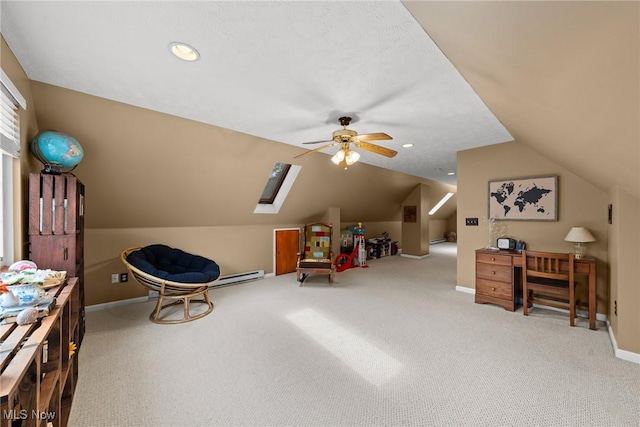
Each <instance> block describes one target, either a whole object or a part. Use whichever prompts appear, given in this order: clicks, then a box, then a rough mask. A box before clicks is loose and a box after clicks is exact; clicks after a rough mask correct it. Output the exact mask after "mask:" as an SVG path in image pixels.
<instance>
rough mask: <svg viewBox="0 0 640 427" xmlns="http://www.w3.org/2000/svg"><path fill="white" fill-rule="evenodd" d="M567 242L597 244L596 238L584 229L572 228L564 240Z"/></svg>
mask: <svg viewBox="0 0 640 427" xmlns="http://www.w3.org/2000/svg"><path fill="white" fill-rule="evenodd" d="M564 240H566V241H567V242H575V243H585V242H595V241H596V238H595V237H593V234H591V233H590V232H589V230H587V229H586V228H584V227H572V228H571V230H569V233H568V234H567V237H565V238H564Z"/></svg>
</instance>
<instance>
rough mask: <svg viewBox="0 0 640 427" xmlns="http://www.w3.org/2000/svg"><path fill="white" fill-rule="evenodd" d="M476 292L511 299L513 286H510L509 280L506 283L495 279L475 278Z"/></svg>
mask: <svg viewBox="0 0 640 427" xmlns="http://www.w3.org/2000/svg"><path fill="white" fill-rule="evenodd" d="M476 293H477V294H481V295H488V296H492V297H495V298H500V299H508V300H511V299H512V298H513V287H512V286H511V282H509V283H507V282H496V281H495V280H487V279H477V280H476Z"/></svg>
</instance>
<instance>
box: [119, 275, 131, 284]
mask: <svg viewBox="0 0 640 427" xmlns="http://www.w3.org/2000/svg"><path fill="white" fill-rule="evenodd" d="M120 281H121V282H123V283H124V282H128V281H129V273H120Z"/></svg>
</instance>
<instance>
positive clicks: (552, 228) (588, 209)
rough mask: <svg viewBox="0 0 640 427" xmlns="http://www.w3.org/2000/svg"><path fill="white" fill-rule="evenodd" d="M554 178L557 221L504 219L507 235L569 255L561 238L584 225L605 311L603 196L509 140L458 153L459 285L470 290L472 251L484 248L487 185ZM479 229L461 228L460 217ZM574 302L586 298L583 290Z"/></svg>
mask: <svg viewBox="0 0 640 427" xmlns="http://www.w3.org/2000/svg"><path fill="white" fill-rule="evenodd" d="M541 175H558V186H559V191H558V196H559V200H558V205H559V206H558V208H559V212H558V221H554V222H547V221H504V224H505V225H506V235H507V236H509V237H513V238H515V239H519V240H524V241H525V242H526V243H527V248H529V249H532V250H547V251H554V252H571V251H572V250H573V244H572V243H569V242H566V241H564V237H565V236H566V234H567V233H568V231H569V230H570V229H571V227H573V226H578V225H580V226H584V227H587V228H588V229H589V230H590V231H591V232H592V233H593V235H594V237H595V238H596V239H597V241H596V242H593V243H590V244H589V246H588V250H589V254H590V255H593V256H595V257H597V259H598V264H597V269H598V280H597V298H598V304H597V310H598V313H607V312H608V297H609V285H608V261H609V259H608V253H607V247H608V242H607V240H608V237H607V234H608V233H607V204H608V203H607V195H606V193H605V192H603V191H602V190H600V189H598V188H596V187H594V186H593V185H591V184H589V183H588V182H586V181H584V180H583V179H581V178H580V177H578V176H576V175H574V174H573V173H571V172H570V171H568V170H566V169H564V168H563V167H561V166H560V165H558V164H557V163H555V162H553V161H552V160H550V159H548V158H546V157H544V156H542V155H541V154H539V153H537V152H535V151H533V150H532V149H531V148H529V147H528V146H527V145H525V144H521V143H518V142H510V143H506V144H499V145H494V146H491V147H485V148H479V149H474V150H467V151H461V152H459V153H458V268H457V270H458V285H460V286H465V287H469V288H475V252H474V251H475V250H476V249H478V248H481V247H484V246H486V245H487V230H486V226H487V220H486V218H487V209H488V181H489V180H494V179H503V178H505V179H506V178H521V177H530V176H541ZM467 217H476V218H479V219H480V226H478V227H468V226H465V218H467ZM578 292H579V293H580V294H579V298H581V300H583V301H584V300H585V292H586V286H580V288H579V290H578Z"/></svg>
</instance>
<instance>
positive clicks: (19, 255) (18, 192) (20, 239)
mask: <svg viewBox="0 0 640 427" xmlns="http://www.w3.org/2000/svg"><path fill="white" fill-rule="evenodd" d="M0 58H1V59H2V60H1V63H0V66H1V67H2V70H3V71H4V72H5V73H6V75H7V76H8V77H9V79H10V80H11V82H12V83H13V84H14V85H15V87H16V88H17V89H18V91H19V92H20V94H21V95H22V96H23V97H24V99H25V101H26V104H27V109H26V110H24V109H22V108H20V109H19V114H20V146H21V151H22V153H21V157H20V160H15V161H14V166H13V174H14V176H13V179H14V183H15V185H14V191H15V192H14V194H13V206H14V212H13V224H14V226H13V231H14V236H13V237H14V244H13V246H14V248H13V250H14V259H15V260H20V259H25V258H27V257H28V253H29V250H28V247H27V244H26V243H27V242H28V238H27V223H26V218H27V191H28V180H29V173H30V172H36V171H39V170H40V168H41V165H40V164H39V163H38V162H37V161H36V160H35V158H33V156H31V155H29V141H30V138H31V137H33V136H34V135H35V134H36V133H38V123H37V121H36V113H35V108H34V102H33V97H32V95H31V84H30V82H29V79H28V78H27V74H26V73H25V72H24V70H23V69H22V66H21V65H20V63H19V62H18V60H17V59H16V57H15V56H14V55H13V52H12V51H11V49H9V46H8V45H7V43H6V42H5V40H4V37H2V36H1V35H0ZM7 261H11V260H7Z"/></svg>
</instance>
